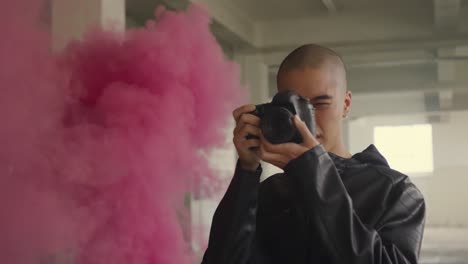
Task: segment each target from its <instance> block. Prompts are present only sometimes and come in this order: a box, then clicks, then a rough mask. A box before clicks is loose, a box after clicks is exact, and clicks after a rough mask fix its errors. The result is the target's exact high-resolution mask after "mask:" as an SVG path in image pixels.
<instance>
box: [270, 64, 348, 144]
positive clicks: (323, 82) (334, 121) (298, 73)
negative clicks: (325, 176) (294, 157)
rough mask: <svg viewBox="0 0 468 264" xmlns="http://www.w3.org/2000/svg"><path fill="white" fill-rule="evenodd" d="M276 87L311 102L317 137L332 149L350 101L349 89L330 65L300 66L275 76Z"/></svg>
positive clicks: (339, 136) (340, 135) (339, 133)
mask: <svg viewBox="0 0 468 264" xmlns="http://www.w3.org/2000/svg"><path fill="white" fill-rule="evenodd" d="M278 90H279V91H284V90H292V91H294V92H296V93H297V94H299V95H301V96H303V97H306V98H308V99H309V100H310V102H311V103H312V104H313V105H314V108H315V121H316V124H317V135H316V138H317V140H318V141H319V142H320V143H321V144H322V145H323V146H324V147H325V149H326V150H327V151H331V152H333V150H335V149H336V148H338V147H340V144H342V120H343V116H345V115H346V114H347V112H348V111H349V107H350V105H351V93H350V92H349V91H346V88H345V81H344V79H340V78H337V72H336V71H335V70H333V69H331V68H330V67H328V68H327V67H323V68H317V69H316V68H304V69H297V70H290V71H287V72H283V73H281V74H280V76H278Z"/></svg>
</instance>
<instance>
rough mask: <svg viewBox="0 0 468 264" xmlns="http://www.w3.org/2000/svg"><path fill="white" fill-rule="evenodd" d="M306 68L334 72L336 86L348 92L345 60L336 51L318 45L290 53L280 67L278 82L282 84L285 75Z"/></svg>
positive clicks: (310, 45)
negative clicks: (281, 80)
mask: <svg viewBox="0 0 468 264" xmlns="http://www.w3.org/2000/svg"><path fill="white" fill-rule="evenodd" d="M305 68H313V69H319V68H324V69H328V70H331V71H333V76H334V78H335V81H336V82H337V83H336V86H337V87H338V88H340V89H342V90H344V91H346V89H347V85H346V68H345V65H344V62H343V59H342V58H341V56H340V55H339V54H338V53H336V52H335V51H333V50H331V49H329V48H325V47H322V46H319V45H316V44H306V45H303V46H300V47H299V48H297V49H295V50H293V51H292V52H291V53H289V55H288V56H286V58H285V59H284V60H283V62H282V63H281V65H280V67H279V70H278V74H277V82H278V83H279V82H280V79H281V77H282V75H284V74H285V73H287V72H289V71H291V70H302V69H305Z"/></svg>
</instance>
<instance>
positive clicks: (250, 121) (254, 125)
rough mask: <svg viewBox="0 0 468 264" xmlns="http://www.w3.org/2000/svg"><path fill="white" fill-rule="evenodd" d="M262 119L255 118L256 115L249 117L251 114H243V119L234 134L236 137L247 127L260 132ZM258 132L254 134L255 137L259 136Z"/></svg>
mask: <svg viewBox="0 0 468 264" xmlns="http://www.w3.org/2000/svg"><path fill="white" fill-rule="evenodd" d="M259 126H260V118H258V117H256V116H254V115H249V114H243V115H242V117H241V118H240V120H239V122H238V123H237V126H236V128H235V129H234V131H233V133H234V135H237V134H239V133H240V132H241V131H242V130H243V129H244V128H245V127H251V129H255V130H257V129H258V132H260V128H259ZM258 132H255V133H253V134H254V135H256V136H258Z"/></svg>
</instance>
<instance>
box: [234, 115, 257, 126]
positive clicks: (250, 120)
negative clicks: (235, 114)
mask: <svg viewBox="0 0 468 264" xmlns="http://www.w3.org/2000/svg"><path fill="white" fill-rule="evenodd" d="M238 123H245V124H251V125H254V126H260V118H259V117H258V116H256V115H252V114H248V113H244V114H242V115H241V117H240V118H239V121H238Z"/></svg>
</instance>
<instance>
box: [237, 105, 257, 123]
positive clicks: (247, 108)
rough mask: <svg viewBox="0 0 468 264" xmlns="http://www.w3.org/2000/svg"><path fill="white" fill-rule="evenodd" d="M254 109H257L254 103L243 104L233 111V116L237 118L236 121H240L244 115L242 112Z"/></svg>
mask: <svg viewBox="0 0 468 264" xmlns="http://www.w3.org/2000/svg"><path fill="white" fill-rule="evenodd" d="M253 110H255V105H252V104H249V105H243V106H241V107H238V108H236V109H235V110H234V111H233V112H232V116H233V117H234V120H236V122H238V121H239V118H240V117H241V116H242V114H244V113H247V112H252V111H253Z"/></svg>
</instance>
